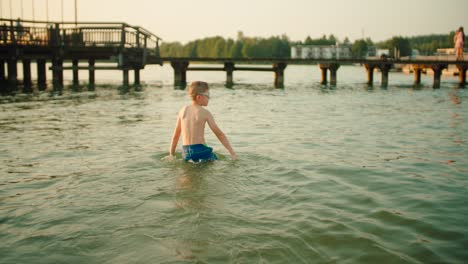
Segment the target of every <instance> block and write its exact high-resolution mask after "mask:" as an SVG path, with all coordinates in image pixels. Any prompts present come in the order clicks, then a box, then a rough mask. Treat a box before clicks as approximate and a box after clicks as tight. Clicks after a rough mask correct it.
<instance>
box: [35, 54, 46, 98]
mask: <svg viewBox="0 0 468 264" xmlns="http://www.w3.org/2000/svg"><path fill="white" fill-rule="evenodd" d="M46 81H47V77H46V61H45V60H37V87H38V88H39V90H40V91H43V90H45V89H46V88H47V83H46Z"/></svg>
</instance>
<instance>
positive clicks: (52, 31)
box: [0, 19, 162, 93]
mask: <svg viewBox="0 0 468 264" xmlns="http://www.w3.org/2000/svg"><path fill="white" fill-rule="evenodd" d="M160 41H161V38H159V37H158V36H156V35H154V34H153V33H151V32H149V31H148V30H146V29H144V28H142V27H137V26H131V25H128V24H126V23H102V22H85V23H82V22H81V23H72V22H65V23H60V22H46V21H27V20H21V21H20V24H18V22H17V21H16V20H6V19H0V92H1V93H11V92H14V91H15V89H17V87H18V78H17V76H18V69H17V64H18V62H20V61H21V62H22V65H23V81H22V84H23V91H26V92H27V91H28V90H30V89H31V87H32V80H31V63H34V62H35V63H36V64H37V87H38V88H39V89H45V88H46V70H47V69H46V64H47V63H48V64H51V65H52V66H51V67H50V68H49V69H50V70H52V76H53V78H52V79H53V80H52V83H53V87H54V90H56V91H61V90H62V88H63V71H64V70H72V71H73V84H74V85H76V86H78V82H79V78H78V77H79V76H78V73H79V70H87V71H89V82H88V85H89V89H94V84H95V71H96V70H121V71H122V73H123V83H124V85H128V82H129V81H128V80H129V78H128V75H129V71H130V70H134V71H135V83H136V84H139V82H140V70H141V69H143V68H144V67H145V65H146V64H147V59H148V58H151V62H152V63H158V64H162V61H161V60H159V59H158V58H159V42H160ZM64 63H71V65H69V66H66V65H64ZM5 66H6V67H5ZM6 70H7V71H6Z"/></svg>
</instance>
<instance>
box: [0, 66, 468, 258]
mask: <svg viewBox="0 0 468 264" xmlns="http://www.w3.org/2000/svg"><path fill="white" fill-rule="evenodd" d="M291 69H293V71H292V70H291ZM166 70H167V69H166ZM169 70H171V69H170V66H169ZM169 70H168V74H167V76H163V77H162V79H163V80H162V81H158V80H151V79H150V81H149V83H147V84H146V86H144V87H143V89H142V90H141V91H135V90H131V91H130V92H129V93H126V94H121V93H119V92H118V91H116V88H117V87H118V83H119V81H120V76H117V77H116V78H115V79H116V81H115V83H117V84H112V83H111V84H108V85H104V87H100V86H99V85H98V87H96V90H95V91H94V92H87V91H83V92H71V91H64V94H63V95H62V96H55V95H54V96H49V95H48V94H41V93H39V94H37V95H32V96H24V98H21V96H17V97H2V98H0V137H1V138H2V140H1V141H0V148H1V150H2V151H0V161H1V163H2V165H3V166H1V167H0V175H1V177H0V187H1V188H0V212H1V213H0V223H1V225H0V237H1V238H2V243H1V244H0V256H1V260H0V262H2V263H38V262H39V263H41V262H43V263H133V262H141V263H168V262H169V263H180V262H189V263H192V262H194V263H198V262H200V263H259V262H260V263H261V262H263V263H275V262H278V263H285V262H287V263H310V262H318V263H334V262H340V263H341V262H349V263H375V262H381V261H384V262H389V263H426V262H435V263H460V262H463V261H464V260H465V259H467V258H468V255H467V253H466V245H468V240H467V237H468V233H467V231H466V224H465V223H466V220H465V218H466V215H468V209H467V207H466V201H467V200H468V194H467V192H466V186H467V180H468V179H467V178H466V175H467V173H468V163H467V160H468V156H467V155H468V154H467V153H468V150H467V144H466V141H467V140H466V135H467V132H468V125H467V122H466V120H465V119H466V116H467V111H468V108H467V105H466V104H465V101H466V98H467V93H466V91H465V90H464V89H457V88H455V87H456V85H457V80H456V79H453V80H448V81H447V82H443V83H442V85H443V87H442V88H441V89H437V90H434V89H432V88H430V87H431V86H432V78H428V79H424V78H425V77H424V76H423V80H422V85H421V86H419V87H418V88H417V89H413V88H412V85H411V84H412V81H413V80H412V76H405V75H401V74H395V75H393V74H391V80H390V85H389V87H388V88H387V89H381V88H380V87H379V86H378V85H375V86H374V87H372V88H370V89H369V87H368V86H367V85H366V84H365V80H364V77H365V72H361V70H362V69H361V68H352V67H343V68H340V72H339V82H338V85H337V86H336V87H328V86H322V85H320V83H319V82H320V80H319V78H320V72H319V70H318V69H315V70H313V71H315V72H312V73H311V72H310V68H307V67H304V68H302V67H300V66H291V67H288V69H287V71H288V72H287V73H286V77H287V78H286V84H285V86H286V87H285V89H274V88H273V85H272V84H270V83H271V82H272V76H271V74H268V75H267V74H265V75H263V74H260V75H256V74H252V73H250V74H246V73H239V74H238V75H236V76H235V78H237V84H236V85H234V86H233V87H232V88H231V89H226V88H225V87H224V77H225V76H221V77H219V76H218V75H212V73H198V72H195V73H190V75H189V80H196V79H201V80H208V81H209V82H210V83H211V93H212V97H213V99H212V100H210V106H209V109H210V111H211V112H212V113H213V115H214V117H215V119H216V121H217V123H219V124H220V126H221V127H222V128H223V130H224V131H225V132H226V134H227V135H228V137H229V139H230V141H231V142H232V145H233V147H234V148H235V150H236V152H237V153H238V155H239V160H238V161H231V160H230V159H229V155H228V154H227V153H226V152H225V150H224V148H223V146H222V145H221V144H220V143H219V141H218V140H217V139H216V137H215V136H214V135H213V134H212V133H210V131H207V135H206V139H207V142H208V144H210V146H213V147H214V151H215V152H216V153H217V154H218V156H219V157H220V160H218V161H216V162H212V163H204V164H192V163H186V162H184V161H182V160H181V156H180V150H178V151H179V153H177V159H176V160H172V161H170V160H167V159H164V157H166V156H167V154H168V147H169V141H170V138H171V133H172V129H173V125H174V121H175V117H176V115H177V111H178V109H180V107H181V106H183V105H184V104H187V101H188V98H187V95H186V91H180V90H174V89H173V88H172V86H171V83H172V81H173V76H172V72H171V71H169ZM289 70H291V71H289ZM361 74H362V76H361ZM311 76H317V77H316V79H313V77H311ZM356 76H357V77H356ZM359 76H361V77H359ZM155 78H156V77H155ZM158 78H159V77H158ZM210 78H211V79H210ZM235 81H236V79H235Z"/></svg>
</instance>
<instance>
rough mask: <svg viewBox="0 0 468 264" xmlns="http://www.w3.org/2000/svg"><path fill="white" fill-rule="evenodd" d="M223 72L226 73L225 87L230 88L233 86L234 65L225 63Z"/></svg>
mask: <svg viewBox="0 0 468 264" xmlns="http://www.w3.org/2000/svg"><path fill="white" fill-rule="evenodd" d="M224 70H225V71H226V87H228V88H230V87H232V86H233V85H234V78H233V73H234V63H232V62H225V63H224Z"/></svg>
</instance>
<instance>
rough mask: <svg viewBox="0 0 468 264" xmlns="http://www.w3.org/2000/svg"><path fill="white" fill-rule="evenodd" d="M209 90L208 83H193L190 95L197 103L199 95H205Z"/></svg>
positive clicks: (190, 87) (189, 91)
mask: <svg viewBox="0 0 468 264" xmlns="http://www.w3.org/2000/svg"><path fill="white" fill-rule="evenodd" d="M207 90H208V83H206V82H202V81H195V82H192V83H191V84H190V86H189V90H188V93H189V95H190V97H191V98H192V100H194V101H195V99H196V98H197V95H199V94H201V93H204V92H206V91H207Z"/></svg>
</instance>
